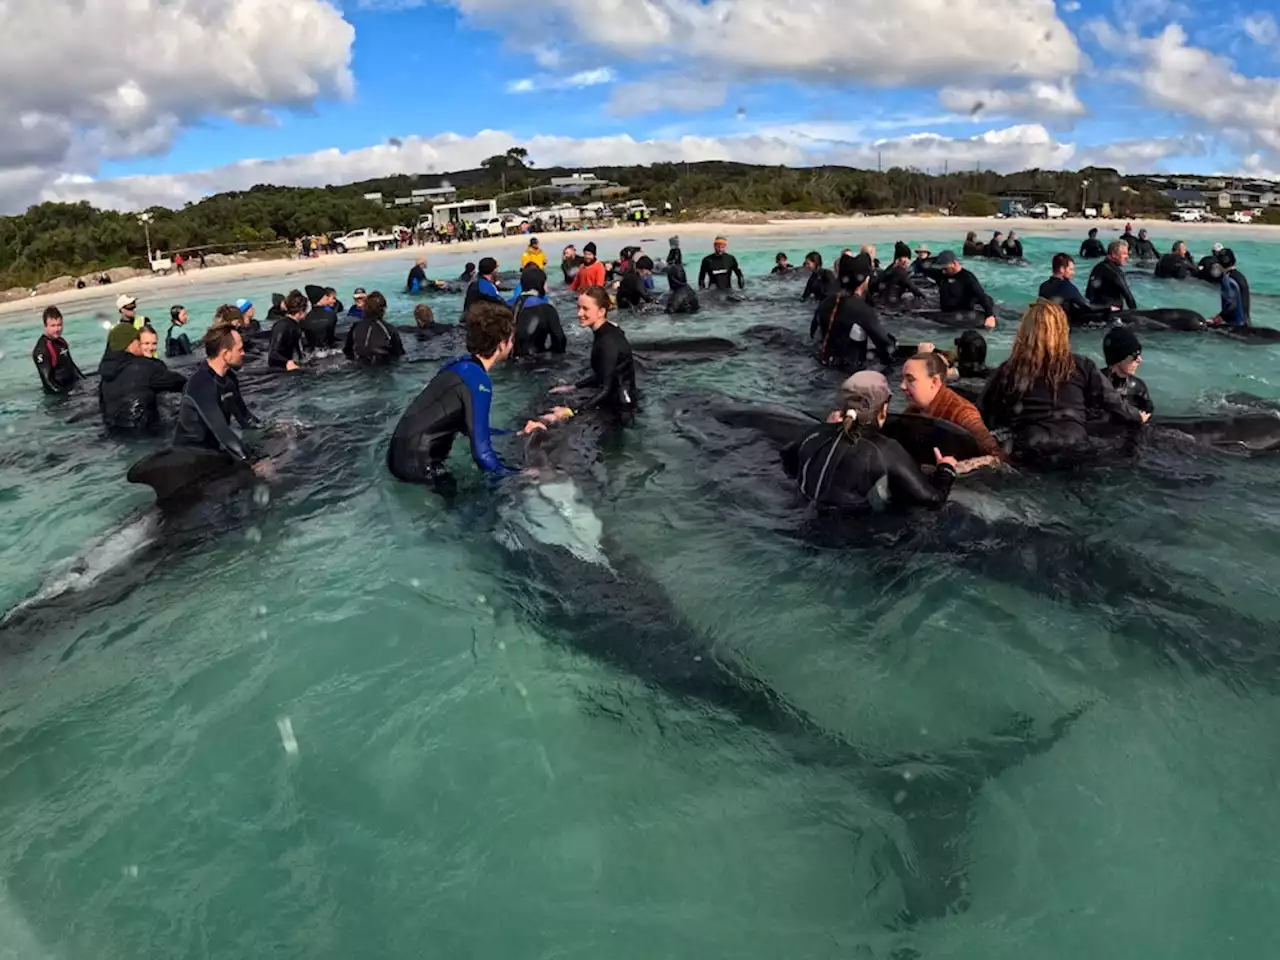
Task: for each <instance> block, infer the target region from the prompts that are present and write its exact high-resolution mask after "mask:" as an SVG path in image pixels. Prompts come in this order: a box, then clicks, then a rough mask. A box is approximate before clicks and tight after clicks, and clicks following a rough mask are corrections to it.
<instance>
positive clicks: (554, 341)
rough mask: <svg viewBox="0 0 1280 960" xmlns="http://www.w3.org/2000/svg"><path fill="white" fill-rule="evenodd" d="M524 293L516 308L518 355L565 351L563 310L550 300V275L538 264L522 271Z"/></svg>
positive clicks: (521, 278)
mask: <svg viewBox="0 0 1280 960" xmlns="http://www.w3.org/2000/svg"><path fill="white" fill-rule="evenodd" d="M520 288H521V293H520V296H519V297H518V298H516V302H515V305H514V307H513V308H512V309H513V310H514V312H515V325H516V343H515V348H514V351H513V352H514V354H515V356H517V357H533V356H537V355H539V354H543V353H557V354H559V353H564V351H565V348H566V346H567V345H568V338H566V337H565V335H564V327H563V325H562V324H561V323H560V312H559V311H558V310H557V309H556V308H555V305H554V304H553V303H552V302H551V301H550V300H548V299H547V275H546V273H545V272H543V271H542V270H541V269H539V268H538V267H526V268H525V270H524V272H523V273H521V274H520Z"/></svg>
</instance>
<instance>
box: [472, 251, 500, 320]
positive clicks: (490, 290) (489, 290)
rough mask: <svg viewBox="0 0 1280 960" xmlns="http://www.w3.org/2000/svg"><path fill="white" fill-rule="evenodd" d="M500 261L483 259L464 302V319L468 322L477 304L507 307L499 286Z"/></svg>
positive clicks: (491, 258) (490, 258) (489, 258)
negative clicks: (493, 304) (469, 315)
mask: <svg viewBox="0 0 1280 960" xmlns="http://www.w3.org/2000/svg"><path fill="white" fill-rule="evenodd" d="M497 275H498V261H497V260H495V259H494V258H493V257H482V258H481V260H480V266H479V267H478V268H477V269H476V278H475V279H474V280H472V281H471V284H470V286H468V287H467V295H466V296H465V297H464V298H463V301H462V319H463V322H465V321H466V319H467V315H468V314H469V313H470V312H471V308H472V307H473V306H475V304H477V303H482V302H483V303H500V304H502V305H503V306H506V305H507V301H506V300H504V299H503V297H502V294H501V293H499V292H498V284H497Z"/></svg>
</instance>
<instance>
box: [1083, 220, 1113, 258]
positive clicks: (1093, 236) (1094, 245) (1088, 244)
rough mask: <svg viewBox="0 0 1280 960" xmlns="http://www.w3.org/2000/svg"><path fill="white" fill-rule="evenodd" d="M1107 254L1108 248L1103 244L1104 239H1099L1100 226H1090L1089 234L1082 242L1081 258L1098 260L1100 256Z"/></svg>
mask: <svg viewBox="0 0 1280 960" xmlns="http://www.w3.org/2000/svg"><path fill="white" fill-rule="evenodd" d="M1106 255H1107V248H1106V247H1104V246H1103V245H1102V241H1101V240H1099V239H1098V228H1097V227H1090V228H1089V236H1088V237H1087V238H1086V239H1085V241H1084V242H1083V243H1082V244H1080V259H1081V260H1097V259H1098V258H1099V257H1105V256H1106Z"/></svg>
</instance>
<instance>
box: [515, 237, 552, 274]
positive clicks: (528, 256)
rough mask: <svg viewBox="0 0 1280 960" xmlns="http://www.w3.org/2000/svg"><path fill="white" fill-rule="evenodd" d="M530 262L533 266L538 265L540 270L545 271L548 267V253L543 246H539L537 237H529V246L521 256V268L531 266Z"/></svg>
mask: <svg viewBox="0 0 1280 960" xmlns="http://www.w3.org/2000/svg"><path fill="white" fill-rule="evenodd" d="M530 264H532V265H533V266H535V267H537V268H538V269H539V270H542V271H544V272H545V271H546V269H547V254H546V252H545V251H544V250H543V249H542V248H541V247H539V246H538V238H537V237H530V238H529V246H528V248H527V249H526V250H525V252H524V256H522V257H521V258H520V269H521V270H523V269H524V268H525V267H527V266H529V265H530Z"/></svg>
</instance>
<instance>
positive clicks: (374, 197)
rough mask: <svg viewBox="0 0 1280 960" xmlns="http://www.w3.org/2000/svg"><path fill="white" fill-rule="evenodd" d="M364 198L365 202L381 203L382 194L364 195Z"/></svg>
mask: <svg viewBox="0 0 1280 960" xmlns="http://www.w3.org/2000/svg"><path fill="white" fill-rule="evenodd" d="M364 198H365V199H366V200H372V201H373V202H374V203H381V202H382V194H380V193H366V194H365V195H364Z"/></svg>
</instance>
